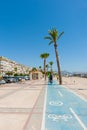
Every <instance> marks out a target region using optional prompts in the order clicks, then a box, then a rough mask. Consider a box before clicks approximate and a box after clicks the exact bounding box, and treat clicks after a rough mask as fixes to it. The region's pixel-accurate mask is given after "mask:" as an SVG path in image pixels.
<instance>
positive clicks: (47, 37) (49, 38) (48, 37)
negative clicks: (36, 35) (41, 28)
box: [44, 36, 52, 40]
mask: <svg viewBox="0 0 87 130" xmlns="http://www.w3.org/2000/svg"><path fill="white" fill-rule="evenodd" d="M44 39H48V40H52V38H51V37H50V36H46V37H44Z"/></svg>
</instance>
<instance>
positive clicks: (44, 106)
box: [41, 86, 48, 130]
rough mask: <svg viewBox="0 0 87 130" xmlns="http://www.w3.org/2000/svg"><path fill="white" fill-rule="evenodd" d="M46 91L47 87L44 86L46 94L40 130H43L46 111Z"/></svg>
mask: <svg viewBox="0 0 87 130" xmlns="http://www.w3.org/2000/svg"><path fill="white" fill-rule="evenodd" d="M47 89H48V86H46V93H45V99H44V108H43V119H42V125H41V130H45V111H46V100H47Z"/></svg>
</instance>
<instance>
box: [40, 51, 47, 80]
mask: <svg viewBox="0 0 87 130" xmlns="http://www.w3.org/2000/svg"><path fill="white" fill-rule="evenodd" d="M40 57H41V58H42V59H44V76H45V80H46V59H47V58H48V57H49V53H43V54H41V55H40Z"/></svg>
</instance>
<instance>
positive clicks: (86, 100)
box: [62, 86, 87, 102]
mask: <svg viewBox="0 0 87 130" xmlns="http://www.w3.org/2000/svg"><path fill="white" fill-rule="evenodd" d="M62 87H64V88H66V89H67V90H68V91H70V92H71V93H73V94H75V95H76V96H78V97H80V98H81V99H82V100H84V101H85V102H87V99H85V98H84V97H82V96H80V95H78V94H77V93H76V92H74V91H72V90H70V89H69V88H67V87H66V86H62Z"/></svg>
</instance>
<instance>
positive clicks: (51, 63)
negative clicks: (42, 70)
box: [49, 61, 53, 73]
mask: <svg viewBox="0 0 87 130" xmlns="http://www.w3.org/2000/svg"><path fill="white" fill-rule="evenodd" d="M49 64H50V67H51V73H52V65H53V62H52V61H50V62H49Z"/></svg>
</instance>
